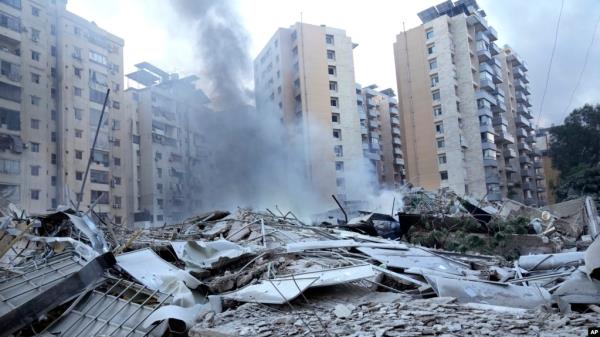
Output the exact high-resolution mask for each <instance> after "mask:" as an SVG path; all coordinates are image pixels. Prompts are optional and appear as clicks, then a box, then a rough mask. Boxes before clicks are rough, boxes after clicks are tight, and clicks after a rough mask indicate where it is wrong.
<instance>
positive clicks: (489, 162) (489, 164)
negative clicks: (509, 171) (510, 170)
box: [483, 158, 498, 167]
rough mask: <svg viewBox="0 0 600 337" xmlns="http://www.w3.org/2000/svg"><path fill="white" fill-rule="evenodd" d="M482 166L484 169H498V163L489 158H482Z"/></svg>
mask: <svg viewBox="0 0 600 337" xmlns="http://www.w3.org/2000/svg"><path fill="white" fill-rule="evenodd" d="M483 166H485V167H498V161H497V160H496V159H491V158H483Z"/></svg>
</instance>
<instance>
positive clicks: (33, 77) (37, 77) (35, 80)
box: [31, 73, 40, 84]
mask: <svg viewBox="0 0 600 337" xmlns="http://www.w3.org/2000/svg"><path fill="white" fill-rule="evenodd" d="M31 82H33V83H36V84H40V75H39V74H36V73H31Z"/></svg>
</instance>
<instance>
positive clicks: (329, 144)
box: [254, 23, 368, 201]
mask: <svg viewBox="0 0 600 337" xmlns="http://www.w3.org/2000/svg"><path fill="white" fill-rule="evenodd" d="M356 46H357V45H356V44H355V43H353V42H352V40H351V38H350V37H349V36H347V35H346V32H345V31H344V30H341V29H336V28H331V27H326V26H315V25H311V24H306V23H296V24H294V25H292V26H291V27H289V28H280V29H278V30H277V32H276V33H275V34H274V35H273V37H272V38H271V39H270V40H269V42H268V43H267V45H266V46H265V47H264V48H263V49H262V51H261V52H260V53H259V55H258V56H257V57H256V59H255V61H254V76H255V79H254V80H255V92H256V106H257V109H258V111H259V112H260V113H262V114H271V115H272V116H276V117H277V118H281V120H282V122H283V124H284V125H285V126H286V128H287V130H288V132H289V134H290V137H289V139H290V141H293V142H295V143H297V144H300V146H301V147H302V148H303V149H304V153H303V155H302V158H290V160H293V161H301V162H303V165H304V167H305V169H304V171H305V172H306V177H307V179H308V180H309V181H310V183H311V184H312V185H313V187H314V188H315V189H316V190H318V193H319V194H320V196H321V198H322V199H323V200H324V201H330V200H331V197H330V195H331V194H336V195H337V196H338V197H339V198H340V199H342V200H361V199H362V198H363V197H364V193H365V189H364V188H365V184H364V183H362V182H358V181H357V180H360V179H366V178H367V176H368V173H367V171H368V167H367V166H366V163H365V160H364V156H363V148H362V144H361V131H360V128H361V125H360V120H359V116H358V113H357V108H356V105H357V93H356V87H355V79H354V61H353V54H352V51H353V49H354V48H355V47H356ZM363 173H364V174H363Z"/></svg>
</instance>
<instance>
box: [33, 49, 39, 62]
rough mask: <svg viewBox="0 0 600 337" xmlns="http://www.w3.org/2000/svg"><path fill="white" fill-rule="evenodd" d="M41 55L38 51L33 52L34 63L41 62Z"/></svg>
mask: <svg viewBox="0 0 600 337" xmlns="http://www.w3.org/2000/svg"><path fill="white" fill-rule="evenodd" d="M40 55H41V54H40V53H39V52H37V51H33V50H32V51H31V59H32V60H34V61H39V60H40Z"/></svg>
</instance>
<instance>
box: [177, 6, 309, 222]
mask: <svg viewBox="0 0 600 337" xmlns="http://www.w3.org/2000/svg"><path fill="white" fill-rule="evenodd" d="M172 4H173V7H174V8H175V10H176V12H177V13H178V14H179V15H180V17H181V18H182V20H181V21H180V22H179V24H180V25H182V27H193V29H195V32H196V35H197V43H196V44H195V46H194V48H195V54H196V56H197V57H198V60H199V63H200V69H201V71H200V74H201V76H200V83H201V85H202V86H203V89H205V90H206V91H207V95H208V97H209V98H210V100H211V102H212V108H213V110H214V112H211V113H208V114H207V115H203V116H198V125H197V128H198V130H199V132H200V133H202V134H203V135H204V136H205V138H206V146H207V147H208V149H209V150H210V152H211V156H210V159H209V160H208V162H207V163H206V170H203V172H201V178H202V179H201V180H202V181H204V184H203V185H204V187H203V189H202V190H201V191H198V193H200V194H201V196H202V200H203V204H202V205H199V206H200V207H201V208H206V209H208V208H215V207H219V208H226V209H230V210H231V209H234V208H235V207H237V206H241V207H245V206H251V207H255V208H262V209H264V208H265V207H274V206H275V205H279V206H280V207H281V208H282V209H283V208H285V209H288V210H294V211H295V212H297V213H303V214H304V215H308V214H310V213H311V212H313V211H315V208H314V206H315V205H317V204H318V201H317V200H314V195H315V194H314V193H312V191H311V190H310V188H309V187H308V186H309V184H308V183H307V181H306V179H305V178H304V173H303V172H304V171H303V164H302V163H303V161H302V160H299V158H302V151H301V150H300V149H299V148H298V147H296V146H294V145H292V144H296V143H299V142H295V141H294V139H293V138H294V137H295V135H293V134H289V133H288V132H287V131H286V130H287V129H286V128H285V127H284V126H283V125H282V122H281V119H280V118H281V116H278V115H277V114H275V113H274V112H265V111H256V110H255V108H254V107H253V106H252V105H251V104H252V101H253V93H252V92H251V91H250V90H249V89H248V87H247V86H248V84H249V83H251V82H252V70H251V69H252V66H251V59H250V55H249V52H248V45H249V38H248V33H247V32H246V30H245V29H244V27H243V26H242V24H241V23H240V22H241V19H240V17H239V16H238V14H237V12H236V10H235V6H234V3H233V1H230V0H173V1H172ZM195 211H197V210H190V212H195ZM299 216H300V215H299Z"/></svg>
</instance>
